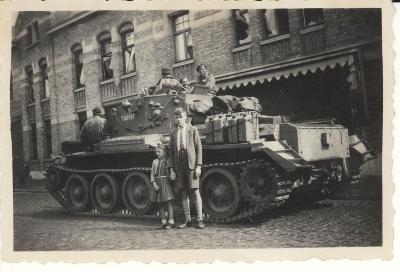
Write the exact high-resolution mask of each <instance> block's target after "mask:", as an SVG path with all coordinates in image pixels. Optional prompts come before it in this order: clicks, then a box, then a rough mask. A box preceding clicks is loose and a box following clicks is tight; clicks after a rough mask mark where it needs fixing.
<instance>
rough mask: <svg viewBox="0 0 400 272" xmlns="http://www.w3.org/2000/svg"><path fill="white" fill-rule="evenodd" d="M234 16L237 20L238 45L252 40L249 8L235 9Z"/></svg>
mask: <svg viewBox="0 0 400 272" xmlns="http://www.w3.org/2000/svg"><path fill="white" fill-rule="evenodd" d="M233 17H234V20H235V28H236V38H237V45H239V46H240V45H243V44H247V43H250V42H251V36H250V34H249V11H248V10H247V9H234V10H233Z"/></svg>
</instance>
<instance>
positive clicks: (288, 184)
mask: <svg viewBox="0 0 400 272" xmlns="http://www.w3.org/2000/svg"><path fill="white" fill-rule="evenodd" d="M255 164H266V165H269V164H268V163H267V162H265V161H263V160H260V159H254V160H246V161H237V162H225V163H212V164H206V165H203V166H202V167H203V168H206V169H209V168H213V167H242V172H243V171H246V169H247V168H249V167H253V166H254V165H255ZM51 167H54V168H56V169H58V170H59V171H62V172H64V173H69V174H96V173H101V172H102V173H104V172H106V173H128V172H131V171H142V172H150V171H151V168H150V167H132V168H126V169H91V170H80V169H73V168H68V167H65V166H63V165H52V166H50V167H49V168H51ZM49 168H48V169H49ZM276 176H277V177H278V178H277V179H276V186H277V187H278V189H277V194H276V195H275V196H274V198H273V199H272V201H271V199H269V200H268V201H267V200H264V202H268V203H260V200H257V201H256V200H255V197H252V196H249V195H247V196H242V194H241V197H242V198H244V200H245V201H246V202H248V203H250V208H248V209H241V210H239V212H238V213H237V214H236V215H234V216H232V217H230V218H226V219H216V218H213V217H211V216H209V215H208V214H205V216H204V221H205V222H208V223H226V224H228V223H236V222H239V221H242V220H245V219H248V220H249V221H251V222H252V221H253V220H252V217H255V216H258V215H261V214H264V213H266V212H267V211H268V210H270V209H272V208H275V207H279V206H280V205H282V204H284V203H285V202H286V201H287V200H288V199H289V196H290V192H291V188H292V181H291V180H290V179H287V180H285V179H284V177H285V176H284V175H276ZM244 186H245V185H244V184H243V180H242V177H241V179H240V180H239V190H240V191H241V192H243V191H245V188H244ZM46 188H47V190H48V192H49V193H50V195H51V196H52V197H53V198H54V199H55V200H56V201H57V202H58V203H59V204H60V205H61V206H62V207H63V208H64V209H65V210H66V211H68V212H69V213H70V214H73V215H84V216H102V217H103V216H106V217H123V218H136V219H157V218H158V217H159V216H158V215H157V213H156V212H152V213H150V214H144V215H137V214H134V213H132V212H131V211H129V210H128V209H127V208H125V207H122V208H121V207H119V208H117V209H116V210H115V211H114V212H111V213H107V214H105V213H101V212H100V211H98V210H96V209H94V208H91V209H90V210H88V211H82V212H75V211H73V210H72V209H71V206H70V205H69V203H68V201H67V197H66V195H65V192H64V190H63V188H56V187H55V186H54V185H52V184H51V183H50V182H48V185H47V186H46Z"/></svg>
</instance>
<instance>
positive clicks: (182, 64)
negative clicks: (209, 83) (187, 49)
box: [172, 59, 194, 68]
mask: <svg viewBox="0 0 400 272" xmlns="http://www.w3.org/2000/svg"><path fill="white" fill-rule="evenodd" d="M192 63H194V60H193V59H188V60H184V61H180V62H177V63H174V64H173V65H172V67H173V68H177V67H180V66H184V65H188V64H192Z"/></svg>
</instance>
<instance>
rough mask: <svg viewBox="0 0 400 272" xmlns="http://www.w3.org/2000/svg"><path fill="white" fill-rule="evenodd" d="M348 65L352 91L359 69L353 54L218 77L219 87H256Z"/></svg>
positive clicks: (288, 63) (324, 56) (296, 61)
mask: <svg viewBox="0 0 400 272" xmlns="http://www.w3.org/2000/svg"><path fill="white" fill-rule="evenodd" d="M346 65H348V66H349V68H350V74H349V77H348V79H347V80H348V81H349V82H350V83H352V86H351V89H354V88H356V87H357V78H358V77H357V68H356V65H355V62H354V57H353V54H346V55H339V56H329V55H328V56H326V55H323V56H319V57H316V58H308V59H302V60H295V61H288V62H285V63H283V64H277V65H270V66H264V67H257V68H253V69H249V70H247V71H242V72H238V73H232V74H225V75H219V76H217V77H216V80H217V87H218V88H219V89H220V90H227V89H232V88H234V87H236V88H239V87H241V86H248V85H249V84H250V86H251V85H255V84H256V83H260V84H263V83H265V82H270V81H272V80H273V79H275V80H280V79H287V78H289V77H290V76H294V77H295V76H297V75H299V74H302V75H306V74H307V73H315V72H316V71H317V70H321V71H325V70H326V68H328V67H330V68H331V69H333V68H335V67H336V66H340V67H344V66H346Z"/></svg>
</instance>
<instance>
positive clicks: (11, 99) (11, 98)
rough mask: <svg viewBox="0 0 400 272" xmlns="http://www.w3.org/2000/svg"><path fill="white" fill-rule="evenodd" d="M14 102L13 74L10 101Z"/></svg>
mask: <svg viewBox="0 0 400 272" xmlns="http://www.w3.org/2000/svg"><path fill="white" fill-rule="evenodd" d="M13 100H14V88H13V79H12V72H11V73H10V101H13Z"/></svg>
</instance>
